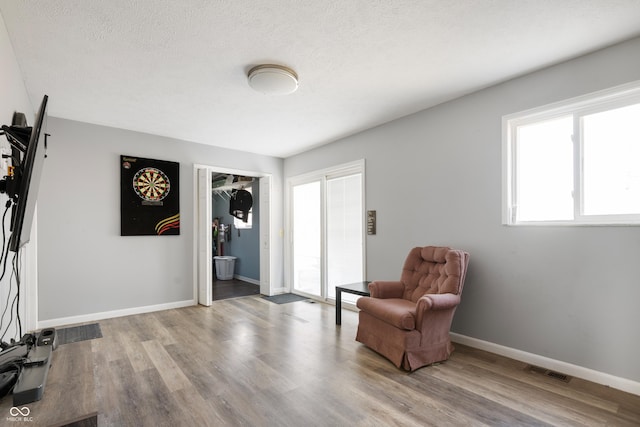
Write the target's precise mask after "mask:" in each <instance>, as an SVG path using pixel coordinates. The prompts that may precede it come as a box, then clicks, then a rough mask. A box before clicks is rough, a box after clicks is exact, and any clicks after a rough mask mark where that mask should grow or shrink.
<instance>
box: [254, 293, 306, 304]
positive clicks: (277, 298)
mask: <svg viewBox="0 0 640 427" xmlns="http://www.w3.org/2000/svg"><path fill="white" fill-rule="evenodd" d="M262 298H264V299H266V300H267V301H271V302H273V303H276V304H287V303H289V302H296V301H304V300H307V299H309V298H307V297H301V296H300V295H296V294H280V295H273V296H270V297H267V296H263V297H262Z"/></svg>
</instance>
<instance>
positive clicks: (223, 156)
mask: <svg viewBox="0 0 640 427" xmlns="http://www.w3.org/2000/svg"><path fill="white" fill-rule="evenodd" d="M52 102H55V99H52ZM48 131H49V133H51V135H52V136H51V138H50V141H49V150H48V158H47V161H46V163H45V170H44V172H43V176H42V177H43V183H42V185H41V189H40V197H39V201H38V210H39V211H38V212H39V217H38V232H39V236H38V255H39V273H40V283H39V302H40V305H39V320H40V321H44V320H49V319H58V318H65V317H70V316H77V315H83V314H91V313H100V312H108V311H113V310H123V309H128V308H136V307H144V306H150V305H157V304H165V303H173V302H180V301H187V300H190V299H192V298H193V283H194V277H193V257H194V253H193V232H194V224H193V215H194V198H193V164H194V163H197V164H204V165H211V166H220V167H221V168H229V167H233V168H239V169H244V170H253V171H260V172H264V173H270V174H273V183H274V185H273V189H274V194H273V199H272V200H273V212H274V219H275V227H276V228H275V229H276V230H278V229H279V228H281V227H282V220H281V218H282V195H281V188H282V159H278V158H273V157H267V156H260V155H255V154H249V153H244V152H239V151H233V150H227V149H221V148H215V147H210V146H206V145H202V144H194V143H189V142H185V141H176V140H173V139H169V138H163V137H159V136H154V135H148V134H142V133H136V132H131V131H126V130H122V129H114V128H108V127H103V126H96V125H91V124H86V123H81V122H75V121H70V120H63V119H56V118H50V120H49V127H48ZM120 154H128V155H132V156H137V157H149V158H157V159H161V160H171V161H177V162H180V218H181V230H180V233H181V234H180V235H179V236H163V237H157V236H128V237H121V236H120V190H119V188H120V187H119V186H120V175H119V174H120V171H119V156H120ZM276 235H277V234H276ZM272 245H275V248H276V250H277V253H278V259H277V260H276V261H277V263H278V264H277V265H280V266H281V265H282V264H283V262H282V241H281V240H280V241H275V242H272ZM281 269H282V267H280V270H281ZM276 277H277V278H278V281H279V283H275V284H274V286H275V287H276V288H277V287H280V286H282V282H281V280H282V271H277V272H276Z"/></svg>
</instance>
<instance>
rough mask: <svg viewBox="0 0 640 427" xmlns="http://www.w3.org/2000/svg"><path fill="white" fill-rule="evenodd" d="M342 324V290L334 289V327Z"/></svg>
mask: <svg viewBox="0 0 640 427" xmlns="http://www.w3.org/2000/svg"><path fill="white" fill-rule="evenodd" d="M340 324H342V290H341V289H337V288H336V325H340Z"/></svg>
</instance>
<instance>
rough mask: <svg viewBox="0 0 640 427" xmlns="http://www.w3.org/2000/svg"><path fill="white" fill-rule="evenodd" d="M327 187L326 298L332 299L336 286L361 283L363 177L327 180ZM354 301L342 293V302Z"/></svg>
mask: <svg viewBox="0 0 640 427" xmlns="http://www.w3.org/2000/svg"><path fill="white" fill-rule="evenodd" d="M326 186H327V191H326V199H327V210H326V212H327V213H326V216H327V221H326V224H327V233H326V242H327V291H328V293H327V296H328V297H329V298H333V299H335V297H336V288H335V287H336V286H337V285H343V284H347V283H353V282H360V281H362V280H364V277H363V268H362V265H363V259H362V258H363V231H362V230H363V228H362V227H363V225H362V221H363V212H362V175H361V174H359V173H358V174H354V175H348V176H342V177H338V178H331V179H327V181H326ZM357 298H358V296H357V295H352V294H346V293H344V294H342V299H343V301H347V302H352V303H355V300H356V299H357Z"/></svg>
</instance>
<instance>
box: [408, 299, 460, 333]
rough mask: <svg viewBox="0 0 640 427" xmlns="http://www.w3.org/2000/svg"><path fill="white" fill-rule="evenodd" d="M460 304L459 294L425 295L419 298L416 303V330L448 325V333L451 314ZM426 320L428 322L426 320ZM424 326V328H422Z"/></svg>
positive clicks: (446, 327)
mask: <svg viewBox="0 0 640 427" xmlns="http://www.w3.org/2000/svg"><path fill="white" fill-rule="evenodd" d="M458 304H460V295H459V294H450V293H447V294H427V295H423V296H422V297H420V298H419V299H418V301H417V303H416V329H418V330H422V329H423V327H435V328H439V327H438V326H436V325H441V326H444V325H448V326H445V329H446V330H447V331H448V330H449V327H450V326H451V320H452V319H453V312H454V310H455V308H456V307H457V306H458ZM427 319H428V320H427ZM423 325H424V326H423Z"/></svg>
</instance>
